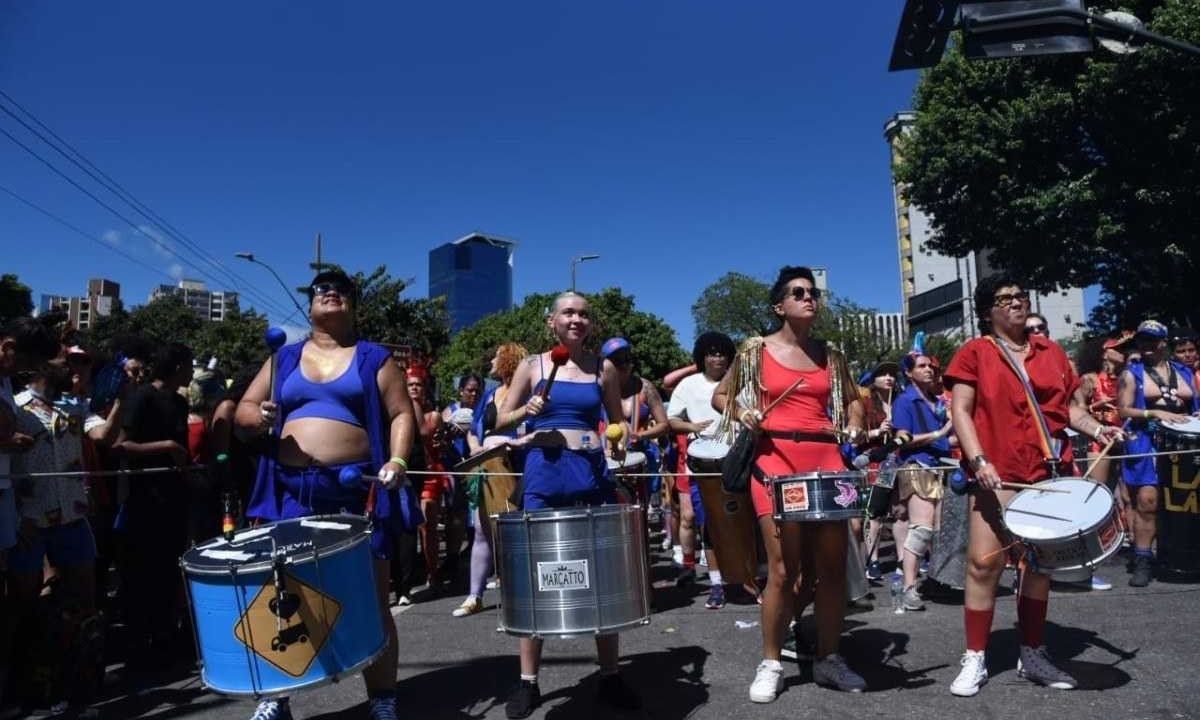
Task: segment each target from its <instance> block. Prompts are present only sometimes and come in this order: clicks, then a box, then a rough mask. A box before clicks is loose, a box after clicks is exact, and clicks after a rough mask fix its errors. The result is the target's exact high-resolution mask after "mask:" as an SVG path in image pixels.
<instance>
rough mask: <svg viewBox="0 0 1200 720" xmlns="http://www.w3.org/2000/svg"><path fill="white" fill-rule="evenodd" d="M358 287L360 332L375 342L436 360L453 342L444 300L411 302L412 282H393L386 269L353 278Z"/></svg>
mask: <svg viewBox="0 0 1200 720" xmlns="http://www.w3.org/2000/svg"><path fill="white" fill-rule="evenodd" d="M352 277H353V278H354V281H355V283H357V285H358V293H359V301H358V315H357V322H358V332H359V335H360V336H361V337H363V338H365V339H367V340H371V341H372V342H378V343H384V344H386V345H403V346H406V347H410V348H412V349H413V350H415V351H416V352H418V353H421V354H425V355H427V356H430V357H436V356H437V355H438V353H440V352H441V350H442V349H443V348H444V347H445V346H446V345H447V344H448V343H449V342H450V316H449V314H447V312H446V301H445V299H444V298H437V299H433V300H426V299H423V298H422V299H415V300H413V299H408V298H404V297H401V294H402V293H403V292H404V290H405V289H406V288H407V287H408V284H409V281H407V280H402V279H399V278H393V277H392V276H391V275H389V274H388V272H387V266H386V265H380V266H379V267H377V268H375V270H374V271H372V272H371V274H370V275H366V274H364V273H362V272H358V273H355V274H354V275H353V276H352Z"/></svg>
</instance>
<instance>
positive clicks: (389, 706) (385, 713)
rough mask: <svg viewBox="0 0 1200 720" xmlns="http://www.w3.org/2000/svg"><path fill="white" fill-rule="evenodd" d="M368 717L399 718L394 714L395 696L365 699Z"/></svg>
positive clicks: (373, 718)
mask: <svg viewBox="0 0 1200 720" xmlns="http://www.w3.org/2000/svg"><path fill="white" fill-rule="evenodd" d="M367 702H368V705H367V711H368V713H369V715H368V717H369V718H371V720H400V716H399V715H397V714H396V698H395V697H373V698H371V699H370V700H368V701H367Z"/></svg>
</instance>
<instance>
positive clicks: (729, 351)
mask: <svg viewBox="0 0 1200 720" xmlns="http://www.w3.org/2000/svg"><path fill="white" fill-rule="evenodd" d="M710 350H715V351H716V352H717V354H719V355H724V356H725V357H727V358H729V359H730V360H732V359H733V356H734V355H736V354H737V348H736V347H734V345H733V340H730V339H729V336H728V335H726V334H725V333H719V332H713V331H711V330H710V331H708V332H705V333H700V337H698V338H696V343H695V344H694V345H692V362H694V363H696V367H697V368H698V369H699V370H700V371H701V372H703V371H704V356H705V355H707V354H708V353H709V351H710Z"/></svg>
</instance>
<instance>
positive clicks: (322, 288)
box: [312, 282, 351, 297]
mask: <svg viewBox="0 0 1200 720" xmlns="http://www.w3.org/2000/svg"><path fill="white" fill-rule="evenodd" d="M312 292H313V297H321V296H322V295H328V294H329V293H337V294H338V295H341V296H342V297H350V292H351V290H350V287H349V286H347V285H343V284H342V283H332V282H321V283H317V284H316V285H313V286H312Z"/></svg>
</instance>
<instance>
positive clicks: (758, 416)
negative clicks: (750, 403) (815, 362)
mask: <svg viewBox="0 0 1200 720" xmlns="http://www.w3.org/2000/svg"><path fill="white" fill-rule="evenodd" d="M803 384H804V378H796V382H794V383H792V384H791V385H790V386H788V389H787V390H784V391H783V392H782V393H780V394H779V397H777V398H775V399H774V400H772V401H771V402H770V404H768V405H767V406H766V407H765V408H763V409H762V410H761V411H758V410H751V409H749V408H746V409H745V410H742V414H741V415H739V416H738V420H740V421H741V423H742V425H743V426H745V428H746V429H747V430H749V431H750V432H758V430H759V428H760V427H761V426H762V421H763V420H765V419H766V417H767V413H769V412H771V411H772V410H774V409H775V406H776V405H778V404H779V403H780V402H782V401H783V399H784V398H786V397H787V396H788V395H791V394H792V391H793V390H795V389H796V388H798V387H800V386H801V385H803Z"/></svg>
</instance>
